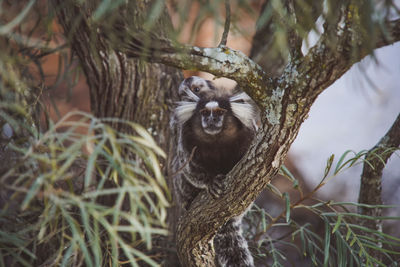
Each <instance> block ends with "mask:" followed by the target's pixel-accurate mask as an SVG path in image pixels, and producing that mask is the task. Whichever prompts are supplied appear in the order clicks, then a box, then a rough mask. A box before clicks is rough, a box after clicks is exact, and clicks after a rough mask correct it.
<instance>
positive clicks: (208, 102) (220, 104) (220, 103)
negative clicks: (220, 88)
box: [197, 98, 231, 110]
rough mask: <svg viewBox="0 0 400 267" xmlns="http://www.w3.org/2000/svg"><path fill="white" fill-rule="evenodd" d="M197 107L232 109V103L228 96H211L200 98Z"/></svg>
mask: <svg viewBox="0 0 400 267" xmlns="http://www.w3.org/2000/svg"><path fill="white" fill-rule="evenodd" d="M197 107H198V108H199V109H203V108H209V109H214V108H223V109H227V110H228V109H230V107H231V105H230V103H229V99H227V98H209V99H200V100H199V102H198V103H197Z"/></svg>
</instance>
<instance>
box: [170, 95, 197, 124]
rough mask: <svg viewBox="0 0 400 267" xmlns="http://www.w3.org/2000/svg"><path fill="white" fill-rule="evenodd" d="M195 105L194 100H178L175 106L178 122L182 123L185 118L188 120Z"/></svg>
mask: <svg viewBox="0 0 400 267" xmlns="http://www.w3.org/2000/svg"><path fill="white" fill-rule="evenodd" d="M189 91H190V90H189ZM196 97H197V96H196ZM196 105H197V103H196V102H189V101H181V102H178V106H177V107H176V108H175V115H176V118H177V119H178V122H179V124H184V123H185V122H186V121H187V120H189V119H190V118H191V117H192V115H193V111H194V110H195V109H196Z"/></svg>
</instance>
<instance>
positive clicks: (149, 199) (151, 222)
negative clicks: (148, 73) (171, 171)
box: [0, 113, 168, 266]
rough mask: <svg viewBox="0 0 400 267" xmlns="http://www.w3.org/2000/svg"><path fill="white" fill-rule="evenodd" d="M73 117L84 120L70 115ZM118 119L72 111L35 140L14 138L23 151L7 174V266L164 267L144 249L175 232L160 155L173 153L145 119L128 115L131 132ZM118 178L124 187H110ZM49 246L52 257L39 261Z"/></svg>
mask: <svg viewBox="0 0 400 267" xmlns="http://www.w3.org/2000/svg"><path fill="white" fill-rule="evenodd" d="M73 115H75V116H76V115H79V116H80V117H81V119H80V120H79V121H74V122H73V121H68V120H69V119H70V118H71V116H73ZM110 120H111V119H109V120H107V119H105V120H99V119H96V118H94V117H92V116H90V115H88V114H84V113H71V114H69V115H68V116H66V117H65V118H63V119H62V120H60V121H59V122H57V123H56V124H52V125H51V126H50V129H49V130H48V131H47V132H45V133H44V134H40V136H39V137H38V138H37V139H33V140H32V142H31V144H30V145H29V146H26V145H24V146H18V145H16V144H15V143H13V142H10V143H9V146H11V147H12V148H13V149H15V150H16V151H18V152H19V153H20V154H21V157H20V158H19V159H18V160H17V162H16V164H15V165H14V166H13V167H12V168H10V169H9V170H8V171H7V172H6V173H4V174H3V175H2V177H1V179H0V183H1V187H0V188H1V191H2V192H1V193H2V194H6V195H7V198H8V201H7V203H4V204H5V205H4V207H3V209H2V212H1V216H0V223H1V229H2V230H1V239H0V240H1V245H0V247H1V249H0V255H1V256H0V258H1V261H0V264H1V266H8V264H9V262H10V261H15V262H18V263H19V264H22V265H24V266H31V265H33V263H35V262H36V263H38V262H41V260H46V263H48V264H51V265H59V264H60V265H61V266H71V265H73V266H79V265H82V264H85V265H86V266H104V265H106V264H111V265H112V266H117V265H119V264H120V261H121V260H123V259H125V260H129V262H130V263H131V265H132V266H139V265H138V264H139V263H138V262H139V261H141V260H142V261H145V262H147V263H148V264H150V265H156V263H155V261H154V260H153V259H151V258H150V257H149V256H147V255H146V254H144V253H143V252H142V251H140V250H139V249H138V247H139V246H142V245H145V247H146V249H151V241H152V238H154V236H155V235H165V234H167V232H166V230H165V217H166V207H167V206H168V200H167V198H166V196H165V193H166V192H167V186H166V184H165V180H164V178H163V176H162V174H161V170H160V167H159V163H158V160H157V157H159V156H162V157H165V155H164V153H163V152H162V151H161V150H160V149H159V148H158V146H157V145H156V144H155V143H154V141H153V139H152V138H151V136H150V135H149V134H148V133H147V132H146V131H145V130H144V129H143V128H142V127H140V126H139V125H136V124H134V123H131V122H124V121H120V123H124V124H127V125H128V126H129V127H131V128H132V129H133V130H134V131H135V133H136V134H135V135H129V134H123V133H119V132H116V131H115V130H114V129H112V128H111V127H110V126H108V125H107V122H109V121H110ZM61 128H64V129H63V131H60V129H61ZM78 128H79V129H78ZM88 146H89V147H91V148H90V153H84V152H83V151H84V149H85V147H88ZM126 151H127V152H128V153H129V154H130V155H131V156H130V157H123V153H124V152H126ZM142 163H143V164H142ZM110 181H114V182H115V184H118V185H119V186H118V187H113V188H111V187H108V186H107V184H108V183H109V182H110ZM107 198H112V199H114V201H115V204H114V205H113V206H108V205H107V203H104V202H106V201H105V199H107ZM114 201H113V202H114ZM50 244H51V246H50ZM43 249H46V250H47V251H46V258H45V259H43V258H42V259H39V258H38V257H40V256H42V257H43V254H42V253H43V251H41V250H43ZM40 252H41V253H40ZM108 261H109V262H108Z"/></svg>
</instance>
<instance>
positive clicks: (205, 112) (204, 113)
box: [200, 108, 211, 117]
mask: <svg viewBox="0 0 400 267" xmlns="http://www.w3.org/2000/svg"><path fill="white" fill-rule="evenodd" d="M200 114H201V115H202V116H204V117H208V116H210V114H211V111H210V110H209V109H206V108H203V109H202V110H200Z"/></svg>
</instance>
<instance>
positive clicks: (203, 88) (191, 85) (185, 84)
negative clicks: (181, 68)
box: [178, 76, 216, 101]
mask: <svg viewBox="0 0 400 267" xmlns="http://www.w3.org/2000/svg"><path fill="white" fill-rule="evenodd" d="M215 90H216V89H215V85H214V84H213V82H211V81H209V80H205V79H203V78H200V77H197V76H191V77H189V78H186V79H185V80H183V81H182V83H181V84H180V86H179V89H178V93H179V96H180V97H181V98H182V99H186V98H188V99H189V100H192V101H198V97H200V96H201V95H202V94H206V93H209V92H212V91H215Z"/></svg>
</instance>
